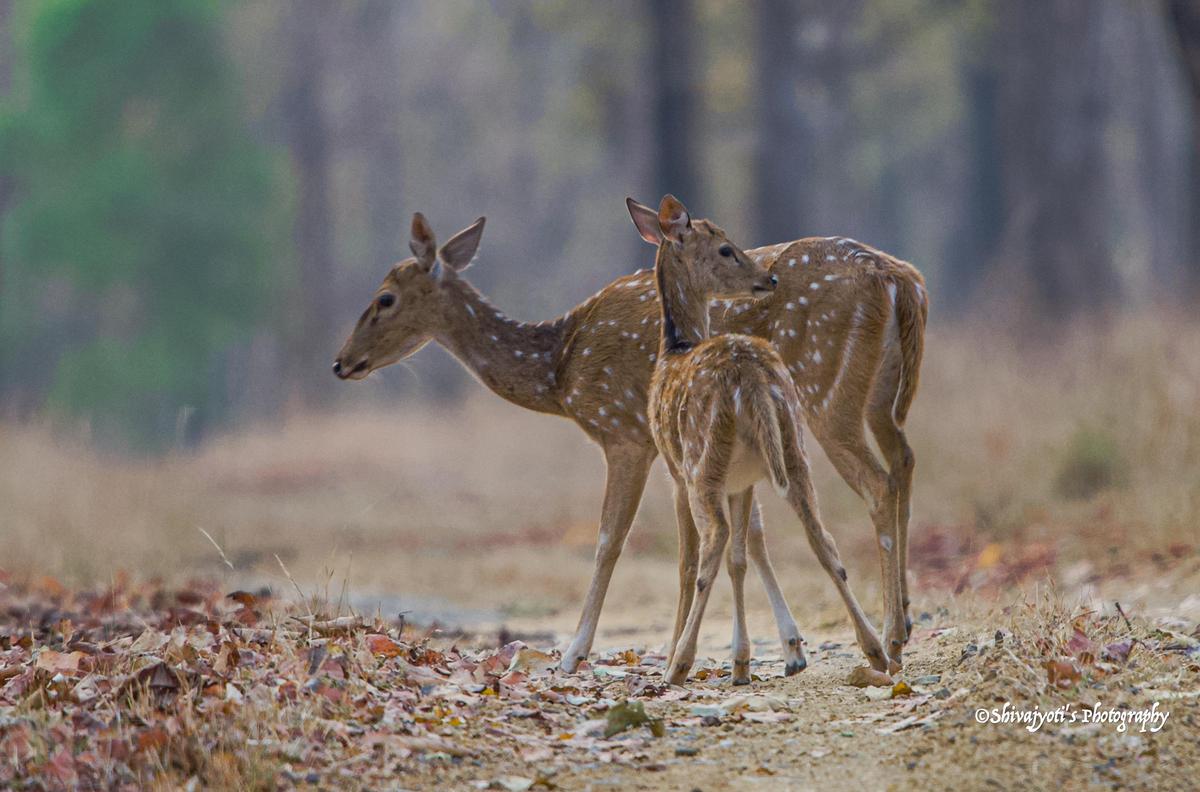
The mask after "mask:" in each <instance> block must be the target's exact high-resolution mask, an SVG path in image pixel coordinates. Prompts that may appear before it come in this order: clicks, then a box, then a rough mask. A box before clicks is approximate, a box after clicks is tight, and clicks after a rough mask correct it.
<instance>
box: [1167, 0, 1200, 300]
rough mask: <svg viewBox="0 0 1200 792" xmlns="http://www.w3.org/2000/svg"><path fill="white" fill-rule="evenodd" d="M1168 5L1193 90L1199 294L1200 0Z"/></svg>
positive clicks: (1192, 260) (1198, 281)
mask: <svg viewBox="0 0 1200 792" xmlns="http://www.w3.org/2000/svg"><path fill="white" fill-rule="evenodd" d="M1168 9H1169V12H1170V17H1171V24H1172V27H1173V28H1174V30H1175V35H1176V37H1178V39H1179V48H1180V52H1181V55H1182V56H1183V65H1184V68H1185V70H1186V72H1187V76H1188V84H1189V86H1190V87H1191V94H1192V157H1191V164H1190V171H1191V189H1190V190H1189V191H1188V192H1189V194H1190V197H1191V205H1190V207H1189V212H1188V217H1189V227H1190V229H1191V233H1190V236H1191V238H1190V239H1189V240H1188V250H1187V270H1186V272H1187V276H1186V277H1187V279H1188V287H1189V289H1190V290H1191V292H1192V293H1193V294H1200V0H1169V4H1168Z"/></svg>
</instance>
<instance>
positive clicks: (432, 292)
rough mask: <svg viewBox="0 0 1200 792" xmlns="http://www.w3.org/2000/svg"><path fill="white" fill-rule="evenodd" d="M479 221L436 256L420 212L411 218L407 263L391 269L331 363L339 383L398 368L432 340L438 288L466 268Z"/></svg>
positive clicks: (441, 292) (441, 311)
mask: <svg viewBox="0 0 1200 792" xmlns="http://www.w3.org/2000/svg"><path fill="white" fill-rule="evenodd" d="M483 223H484V218H482V217H481V218H479V219H478V220H476V221H475V222H474V223H472V224H471V225H470V226H468V227H467V228H464V229H463V230H462V231H459V232H458V233H457V234H455V235H454V236H452V237H451V238H450V239H449V241H447V242H446V244H444V245H442V248H441V250H438V247H437V240H436V238H435V237H434V235H433V230H432V229H431V228H430V227H429V223H428V222H427V221H426V220H425V216H424V215H422V214H421V213H420V212H417V213H416V214H414V215H413V220H412V241H411V242H409V248H410V249H411V250H412V252H413V257H412V258H408V259H405V260H404V261H401V262H400V263H399V264H396V265H395V266H394V267H392V269H391V271H390V272H389V273H388V274H387V277H385V278H384V279H383V283H382V284H380V286H379V288H378V289H376V290H375V296H374V297H372V298H371V304H370V305H368V306H367V310H365V311H363V314H362V316H360V317H359V318H358V324H356V325H355V326H354V331H353V332H352V333H350V337H349V338H347V339H346V343H345V344H343V345H342V350H341V351H340V352H338V356H337V359H335V360H334V362H333V373H334V374H336V375H337V376H338V377H339V378H341V379H362V378H363V377H365V376H367V375H368V374H370V373H371V372H372V371H374V370H375V369H377V368H382V367H383V366H387V365H390V364H392V363H398V362H399V361H401V360H404V359H405V358H406V357H408V356H410V355H412V354H413V353H414V352H416V351H417V350H419V349H420V348H421V347H423V346H425V344H427V343H429V341H430V340H431V339H432V338H433V336H434V334H435V333H436V332H437V330H438V329H439V328H441V327H442V325H443V324H444V322H445V321H446V319H445V317H446V311H445V301H446V300H447V299H448V293H447V290H446V289H445V288H444V286H445V283H446V281H447V280H450V279H453V278H457V277H458V275H457V273H459V272H462V271H463V270H465V269H466V268H467V266H468V265H469V264H470V263H471V259H472V257H474V255H475V251H476V250H477V249H478V248H479V238H480V237H481V236H482V235H483Z"/></svg>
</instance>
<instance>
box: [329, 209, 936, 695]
mask: <svg viewBox="0 0 1200 792" xmlns="http://www.w3.org/2000/svg"><path fill="white" fill-rule="evenodd" d="M629 205H630V211H631V213H633V214H634V218H635V222H636V221H637V218H638V215H639V214H648V215H649V216H650V217H655V218H656V217H657V215H656V213H654V212H653V211H652V210H649V209H647V208H645V207H642V206H641V205H640V204H636V203H635V202H632V201H630V202H629ZM656 222H657V221H656ZM655 227H656V228H657V226H655ZM482 231H483V219H482V218H481V219H480V220H478V221H476V222H475V223H474V224H473V225H472V226H470V227H469V228H467V229H465V230H463V231H461V232H459V233H458V234H456V235H455V236H454V237H453V238H451V239H450V240H449V241H448V242H447V243H446V244H445V245H444V246H443V247H442V249H441V251H440V253H435V251H436V245H435V241H434V236H433V233H432V231H430V229H429V227H428V224H427V223H426V222H425V219H424V218H423V217H421V216H420V215H416V216H414V218H413V229H412V245H411V247H412V250H413V254H414V258H411V259H406V260H404V261H402V262H400V263H399V264H397V265H395V266H394V267H392V269H391V271H390V272H389V273H388V274H387V276H386V277H385V278H384V281H383V283H382V284H381V285H380V287H379V288H378V289H377V290H376V293H375V295H374V297H373V299H372V301H371V304H370V305H369V306H368V307H367V309H366V310H365V311H364V312H363V314H362V316H361V318H360V319H359V320H358V324H357V326H356V327H355V328H354V331H353V332H352V333H351V335H350V337H349V338H348V339H347V340H346V343H345V344H344V346H343V347H342V350H341V352H340V353H339V354H338V357H337V361H336V362H335V363H334V367H333V370H334V373H335V374H336V375H337V376H339V377H340V378H342V379H361V378H363V377H366V376H367V375H368V374H369V373H370V372H371V371H374V370H375V369H378V368H381V367H383V366H386V365H389V364H391V363H396V362H399V361H401V360H403V359H405V358H406V357H408V356H410V355H412V354H413V353H415V352H416V351H417V350H419V349H420V348H421V347H423V346H424V345H425V344H426V343H428V342H429V341H431V340H435V339H436V340H437V341H438V342H439V343H441V344H442V345H443V346H444V347H446V348H447V349H448V350H449V351H450V352H451V353H452V354H454V355H455V356H456V357H457V358H458V359H459V361H460V362H462V363H463V365H464V366H466V367H467V368H468V369H469V370H470V371H471V372H472V373H473V374H474V375H475V376H476V377H477V378H478V379H479V380H480V381H481V382H482V383H483V384H484V385H486V386H487V387H488V388H490V389H491V390H492V391H494V392H495V393H497V394H498V395H500V396H502V397H503V398H505V399H507V400H508V401H510V402H513V403H514V404H517V405H520V406H522V407H525V408H527V409H531V410H536V411H538V412H544V413H549V414H552V415H561V416H564V417H567V418H570V419H571V420H573V421H574V422H575V423H576V424H577V425H578V426H579V427H580V428H581V429H583V431H584V432H586V433H587V435H588V436H589V437H590V438H591V439H592V440H594V441H595V442H596V443H598V444H599V445H600V447H601V448H602V449H603V451H604V457H605V462H606V464H607V476H606V480H605V489H604V503H603V507H602V511H601V517H600V527H599V537H598V541H597V545H596V554H595V568H594V571H593V574H592V580H591V584H590V586H589V588H588V593H587V597H586V600H585V603H584V608H583V613H582V615H581V617H580V620H579V625H578V628H577V629H576V632H575V636H574V638H573V639H572V640H571V642H570V644H569V645H568V647H567V649H566V651H565V652H564V655H563V660H562V667H563V669H564V670H567V671H572V670H574V668H575V667H576V666H577V665H578V663H579V662H581V661H582V660H584V659H586V657H587V654H588V652H589V650H590V649H591V646H592V641H593V639H594V637H595V632H596V626H597V623H598V621H599V616H600V610H601V608H602V606H603V604H604V597H605V594H606V593H607V590H608V585H609V581H610V579H611V577H612V572H613V568H614V567H615V565H616V562H617V559H618V558H619V557H620V554H621V550H622V548H623V546H624V544H625V538H626V536H627V535H628V533H629V527H630V525H631V523H632V521H633V516H634V513H635V512H636V511H637V506H638V503H639V501H640V500H641V496H642V490H643V488H644V486H645V482H646V477H647V475H648V473H649V469H650V465H651V463H652V462H653V461H654V458H655V456H656V455H657V453H658V452H657V449H655V447H654V441H653V439H652V438H651V436H650V429H649V425H648V423H647V419H646V413H645V404H646V394H647V391H648V388H649V383H650V375H651V372H652V370H653V368H654V363H655V360H656V359H657V354H658V347H657V344H658V341H657V339H658V329H659V316H658V299H657V291H656V289H655V287H654V282H653V278H652V276H651V275H650V274H649V273H647V272H645V271H639V272H636V273H633V274H630V275H626V276H623V277H621V278H618V279H617V280H615V281H613V282H612V283H611V284H609V285H608V286H606V287H605V288H604V289H602V290H601V291H600V292H598V293H597V294H595V295H593V296H592V297H590V298H588V299H587V300H585V301H584V302H583V303H581V304H579V305H578V306H576V307H575V308H573V309H571V310H570V311H568V312H567V313H566V314H565V315H563V316H561V317H559V318H558V319H555V320H552V321H549V322H541V323H538V324H526V323H523V322H516V321H513V320H511V319H509V318H508V317H506V316H504V315H503V314H502V313H500V312H499V311H497V310H496V309H495V308H493V307H492V306H491V305H490V304H488V302H487V301H486V300H485V299H484V298H483V297H482V296H481V295H480V294H479V293H478V292H477V291H476V290H475V289H474V288H472V287H471V286H470V284H469V283H467V281H466V280H465V279H464V278H463V277H462V275H461V273H462V272H463V270H465V269H466V268H467V266H468V265H469V264H470V262H471V260H472V258H473V256H474V254H475V251H476V249H477V248H478V245H479V239H480V235H481V234H482ZM655 233H656V234H657V231H655ZM784 251H789V254H790V255H792V256H794V257H795V258H793V259H792V260H791V263H792V264H793V265H794V264H795V262H796V261H797V260H798V259H799V258H800V257H804V261H805V267H806V268H809V269H811V271H812V272H813V274H814V277H820V274H821V273H822V272H825V271H827V269H828V265H827V264H825V258H824V257H825V255H826V254H827V251H831V252H833V251H836V252H837V253H838V255H839V257H845V261H846V262H847V263H853V264H856V265H859V266H864V267H870V268H872V269H874V270H876V271H879V272H881V273H886V277H888V278H895V279H897V280H898V281H900V282H901V283H902V286H901V288H899V289H893V292H892V293H896V294H898V295H900V298H898V299H897V301H896V308H895V312H894V313H895V314H896V315H897V316H899V317H900V318H899V319H898V323H899V324H900V325H902V326H904V327H905V328H911V331H909V330H906V331H905V332H906V333H908V334H909V335H908V336H906V337H913V335H914V334H915V340H916V343H915V345H914V344H909V345H907V346H905V347H904V350H905V351H904V355H903V358H902V355H901V350H900V347H899V345H897V344H896V343H894V342H892V343H890V344H889V345H887V346H886V348H885V345H884V339H883V338H881V337H866V336H865V335H864V336H863V337H862V338H861V339H860V340H859V342H858V343H857V344H856V347H855V349H857V350H858V352H857V353H856V354H855V355H854V356H853V358H854V360H853V367H854V368H855V369H857V368H858V367H860V366H862V365H867V364H871V360H872V359H873V360H874V363H873V365H874V366H875V368H876V369H877V370H878V372H879V376H878V377H876V374H875V372H869V373H867V374H866V375H861V374H855V375H854V376H846V377H843V379H844V380H845V381H847V382H851V381H853V382H856V383H861V382H862V381H863V380H864V379H865V380H867V381H874V382H876V385H875V387H874V388H873V389H870V392H871V394H872V396H871V399H870V403H871V404H872V405H878V404H884V403H885V402H886V403H887V405H888V410H889V411H890V405H891V398H892V397H893V396H895V395H896V394H897V393H898V392H899V389H898V384H897V383H898V382H899V381H900V372H901V371H903V372H904V375H905V376H904V380H903V381H904V382H905V383H906V385H905V395H904V397H903V398H900V397H897V398H896V405H897V407H898V408H899V409H900V410H901V411H900V412H899V413H898V415H899V416H900V421H899V423H898V424H896V430H895V432H896V433H895V435H894V436H895V438H897V442H899V443H900V445H899V446H897V447H898V448H902V449H903V450H904V453H905V454H906V456H904V457H903V458H904V459H907V460H908V463H907V464H908V466H907V467H906V468H903V469H901V468H896V467H895V466H893V474H892V480H893V481H895V482H896V484H897V488H898V492H900V493H901V497H900V503H901V504H902V505H903V507H904V508H903V509H902V510H901V512H900V514H901V515H902V516H903V517H904V518H905V519H904V522H903V524H902V525H901V531H903V530H904V528H905V527H906V525H907V503H908V495H907V492H908V490H907V482H909V481H910V480H911V469H912V468H911V459H912V457H911V453H910V452H908V450H907V449H908V446H907V443H904V435H903V432H901V431H900V429H899V426H900V425H902V423H903V415H904V412H903V411H904V410H907V407H908V403H909V401H910V400H911V394H912V390H913V389H915V385H916V374H917V370H918V368H919V365H920V348H921V347H920V339H921V335H922V332H923V328H924V314H923V308H922V313H920V315H919V320H918V319H914V315H913V314H912V313H911V311H912V306H913V303H912V301H911V300H908V299H907V298H905V295H908V294H910V293H912V291H913V289H914V288H916V289H918V290H919V289H920V283H921V281H920V275H919V274H917V272H916V270H914V269H913V268H912V267H910V266H908V265H906V264H902V263H900V262H896V261H895V260H894V259H891V258H890V257H888V256H886V255H885V254H882V253H875V252H874V251H870V250H869V249H868V248H865V247H863V246H860V245H857V244H854V243H850V244H846V245H840V246H835V245H834V244H833V241H831V240H820V239H805V240H800V241H799V242H794V243H791V244H790V245H786V246H779V245H777V246H774V247H773V248H759V249H758V250H754V251H749V254H750V255H752V256H756V257H758V258H764V257H769V259H770V266H772V267H773V268H775V267H782V266H783V265H782V264H781V263H780V254H781V253H782V252H784ZM810 258H811V261H812V262H813V263H812V265H809V264H808V261H809V259H810ZM872 264H874V266H873V267H872ZM780 271H781V284H782V285H787V284H793V281H794V279H793V278H791V277H789V274H788V273H787V272H786V271H785V270H782V269H781V270H780ZM868 280H870V279H869V278H868ZM857 282H858V281H857V279H853V278H846V279H844V280H842V281H838V282H831V283H828V284H827V285H826V290H825V293H824V296H825V297H826V298H833V299H841V300H842V301H843V302H847V303H848V302H849V301H850V300H851V298H852V295H849V294H847V292H849V291H851V290H852V289H854V288H855V285H856V284H857ZM888 282H889V283H890V282H891V281H888ZM806 287H807V283H805V284H803V288H806ZM781 288H782V287H781ZM796 288H800V286H796ZM918 293H920V292H918ZM807 294H808V292H805V295H807ZM839 295H841V296H840V297H839ZM783 296H784V295H783V294H782V293H781V292H777V293H776V294H775V295H772V296H771V297H770V298H767V299H766V300H763V301H761V302H760V303H759V305H758V306H757V307H758V310H757V311H749V310H747V309H746V308H745V307H743V306H741V305H738V304H730V305H729V306H727V307H726V308H725V309H724V311H723V314H724V315H727V317H728V320H729V321H730V322H733V323H735V324H736V326H737V327H738V328H741V329H742V331H743V332H744V331H745V329H746V328H747V327H748V328H749V329H750V330H751V331H752V332H754V334H756V335H765V334H766V332H768V329H767V328H768V327H769V323H770V321H772V320H771V317H772V314H771V313H769V312H768V313H767V314H762V313H761V311H762V309H763V308H764V307H766V304H768V303H771V304H775V303H778V304H779V305H780V306H782V305H783V303H781V302H780V299H781V297H783ZM801 296H804V295H801ZM789 299H790V300H795V299H797V297H796V296H792V297H791V298H789ZM805 299H806V300H807V297H806V296H805ZM922 304H923V303H922ZM801 305H803V303H801ZM793 307H794V306H793ZM780 310H781V311H782V310H783V308H782V307H780ZM786 315H787V316H789V317H791V318H793V319H797V320H799V319H803V318H804V317H805V316H806V315H807V310H806V309H804V308H802V309H801V310H800V311H799V312H797V313H792V312H791V311H788V312H787V314H786ZM814 318H816V317H815V315H814ZM722 321H723V320H718V322H717V324H718V325H720V324H721V323H722ZM780 327H782V325H780ZM787 327H789V328H793V327H795V325H792V324H789V325H788V326H787ZM784 333H785V335H786V330H785V331H784ZM889 338H890V336H889ZM872 345H874V346H875V347H876V348H875V352H874V356H873V358H872V356H871V355H870V354H863V351H868V352H869V350H870V348H871V347H872ZM788 348H789V349H790V350H791V352H792V353H793V354H794V355H795V357H794V358H789V357H788V355H787V354H785V360H789V359H794V360H797V361H799V360H800V355H803V354H806V353H807V351H808V350H807V348H806V346H805V345H804V344H802V343H794V344H789V345H788ZM902 359H903V362H901V360H902ZM889 378H890V379H889ZM888 382H890V385H889V384H888ZM889 387H890V388H891V391H887V389H888V388H889ZM877 390H878V391H880V393H884V392H887V395H886V396H879V395H874V394H875V392H876V391H877ZM847 396H849V397H850V399H849V402H848V405H849V411H850V412H852V413H854V414H855V415H857V416H858V417H859V421H858V423H859V436H860V437H861V423H862V416H863V414H864V406H863V404H864V401H863V398H861V397H860V395H859V391H852V390H849V389H847V388H844V387H843V388H838V389H837V391H836V392H835V393H833V394H832V395H831V396H830V397H829V399H828V400H827V401H828V404H827V405H826V409H825V410H824V413H825V414H826V415H828V416H836V415H838V414H840V412H841V405H842V404H843V401H844V400H845V399H846V397H847ZM879 409H883V408H882V407H880V408H879ZM855 411H856V412H855ZM888 414H889V416H890V415H891V413H890V412H889V413H888ZM888 420H890V418H889V419H888ZM847 423H849V422H847ZM883 423H884V421H883V420H882V419H879V420H877V421H875V422H873V423H872V426H875V425H876V424H879V425H881V426H882V425H883ZM826 425H827V424H821V426H822V427H825V426H826ZM828 425H829V426H833V425H834V422H829V423H828ZM838 425H840V424H838ZM815 426H816V425H815V424H814V435H815V436H816V437H817V438H818V440H819V441H820V442H821V443H822V445H823V446H824V447H825V448H826V450H829V449H830V448H831V447H833V446H831V445H830V443H831V442H833V441H832V440H829V438H840V437H841V435H839V434H838V433H837V432H835V431H833V430H832V429H830V430H829V431H828V432H827V433H824V434H819V433H818V432H817V429H816V428H815ZM822 438H825V439H822ZM863 445H864V447H865V443H864V444H863ZM868 453H870V452H869V451H868ZM832 456H833V455H832V453H831V457H832ZM871 460H872V461H874V457H873V456H871ZM878 467H879V466H878V464H877V463H876V464H875V469H876V470H877V469H878ZM846 469H849V468H843V467H839V470H840V471H841V470H846ZM843 475H847V474H846V473H845V472H843ZM881 475H883V476H884V477H886V476H887V475H888V474H882V473H881ZM848 480H851V479H850V478H849V477H848ZM857 480H858V479H857V478H855V479H854V480H853V481H852V486H856V489H858V491H859V492H860V494H861V493H863V492H864V490H863V489H861V488H859V485H855V484H854V481H857ZM872 491H875V490H872ZM681 499H682V501H683V502H684V503H686V493H685V492H682V491H681V490H679V488H676V493H675V502H676V505H677V506H678V505H679V504H680V502H681ZM735 501H736V505H735V507H734V508H733V509H732V511H733V514H734V519H735V521H737V520H738V519H743V520H745V521H746V522H747V523H748V528H747V543H748V546H749V547H748V549H749V553H750V558H751V560H752V561H753V562H754V564H755V567H756V569H757V571H758V572H759V573H760V576H761V577H762V578H763V582H764V585H765V586H766V589H767V595H768V598H769V600H770V603H771V607H772V610H773V612H774V615H775V619H776V624H777V626H778V629H779V635H780V640H781V643H782V644H783V648H784V656H785V659H786V663H787V664H786V672H787V673H795V672H797V671H799V670H801V669H802V668H804V666H805V659H804V653H803V647H802V640H801V637H800V632H799V630H798V628H797V627H796V624H795V621H794V620H793V619H792V617H791V614H790V611H789V610H788V607H787V603H786V600H785V599H784V596H783V593H782V591H781V589H780V587H779V585H778V582H777V581H776V579H775V576H774V573H773V572H772V571H771V567H770V561H769V559H768V556H767V553H766V547H765V545H764V544H763V543H762V541H761V539H762V521H761V517H760V515H759V511H758V508H757V505H756V504H755V503H754V501H753V493H752V492H747V493H744V494H743V495H742V496H735ZM679 513H680V514H684V513H685V511H679ZM679 532H680V542H681V545H683V546H685V547H690V548H692V552H691V553H690V555H689V553H683V554H681V559H680V578H681V581H687V580H692V581H694V579H695V561H694V555H695V552H694V548H695V544H696V543H695V538H694V537H695V528H694V527H693V526H691V525H690V524H688V523H686V521H683V520H681V521H680V525H679ZM903 546H904V545H903V543H902V544H901V548H903ZM689 558H691V559H692V560H690V561H689ZM901 558H902V557H901ZM691 588H692V585H691V584H690V583H689V584H687V585H685V586H682V593H681V597H680V612H681V613H682V614H684V615H686V612H687V611H686V608H685V606H684V599H685V598H686V599H687V602H688V603H690V596H691ZM676 621H677V623H681V617H680V616H679V615H678V614H677V618H676Z"/></svg>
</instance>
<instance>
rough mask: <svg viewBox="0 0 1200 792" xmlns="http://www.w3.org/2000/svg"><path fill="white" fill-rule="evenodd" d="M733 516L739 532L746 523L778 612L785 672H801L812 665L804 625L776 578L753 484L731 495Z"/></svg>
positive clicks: (748, 540) (753, 557) (748, 542)
mask: <svg viewBox="0 0 1200 792" xmlns="http://www.w3.org/2000/svg"><path fill="white" fill-rule="evenodd" d="M729 518H730V521H731V522H732V523H733V525H734V526H735V527H734V531H735V532H736V530H737V527H736V526H737V525H738V523H739V522H741V523H742V524H743V525H745V526H746V545H747V548H748V550H749V553H750V560H751V561H752V562H754V568H755V569H756V570H758V576H759V577H760V578H762V582H763V588H765V589H766V590H767V600H768V601H770V603H771V612H772V613H773V614H774V615H775V626H776V628H778V630H779V643H780V644H781V645H782V647H783V660H784V669H783V673H784V675H785V676H791V675H792V674H797V673H799V672H801V671H803V670H804V669H805V667H807V666H808V661H807V660H806V659H805V657H804V638H803V637H802V636H801V635H800V628H799V627H797V626H796V620H795V619H794V618H792V611H791V609H790V608H788V604H787V599H786V598H785V597H784V596H783V589H781V588H780V586H779V581H778V580H777V579H776V578H775V569H774V567H772V566H771V559H770V557H769V556H768V555H767V542H766V534H765V533H764V531H763V524H762V514H761V513H760V511H759V508H758V502H757V501H756V500H755V499H754V488H753V487H750V488H749V489H747V490H746V491H745V492H739V493H737V494H736V495H730V496H729Z"/></svg>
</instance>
